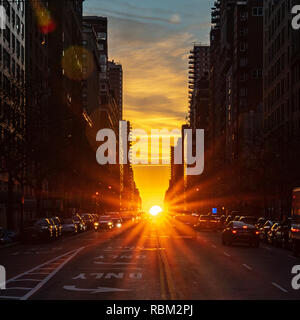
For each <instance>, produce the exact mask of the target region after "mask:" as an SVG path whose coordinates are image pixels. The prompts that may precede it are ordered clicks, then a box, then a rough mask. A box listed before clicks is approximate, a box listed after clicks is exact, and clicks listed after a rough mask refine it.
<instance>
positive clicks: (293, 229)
mask: <svg viewBox="0 0 300 320" xmlns="http://www.w3.org/2000/svg"><path fill="white" fill-rule="evenodd" d="M291 231H292V232H300V229H298V228H292V229H291Z"/></svg>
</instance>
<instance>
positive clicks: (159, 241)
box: [0, 218, 300, 300]
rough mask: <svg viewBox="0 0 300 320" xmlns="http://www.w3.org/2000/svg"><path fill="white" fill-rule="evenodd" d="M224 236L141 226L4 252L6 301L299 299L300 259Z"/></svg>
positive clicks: (165, 223) (2, 294)
mask: <svg viewBox="0 0 300 320" xmlns="http://www.w3.org/2000/svg"><path fill="white" fill-rule="evenodd" d="M220 238H221V236H220V233H219V232H196V231H194V230H193V229H192V227H191V226H189V225H186V224H183V223H182V222H179V221H177V222H175V221H173V219H172V218H169V219H167V218H165V219H164V220H162V221H157V222H156V221H142V222H140V223H132V222H130V223H129V224H127V225H125V226H124V227H123V228H122V229H121V230H113V231H100V232H94V231H89V232H86V233H82V234H79V235H76V236H74V237H68V238H65V239H63V240H59V241H56V242H50V243H44V244H38V245H35V244H18V245H16V246H13V247H10V248H3V249H0V250H1V251H0V256H1V257H0V264H1V265H3V266H4V267H5V268H6V273H7V274H6V278H7V281H6V290H1V291H0V299H1V300H3V299H10V300H11V299H22V300H26V299H33V300H39V299H43V300H45V299H62V300H65V299H72V300H73V299H88V300H118V299H121V300H124V299H126V300H127V299H128V300H142V299H143V300H149V299H151V300H165V299H167V300H169V299H172V300H173V299H183V300H185V299H189V300H201V299H299V298H300V291H299V290H294V289H293V288H292V286H291V281H292V278H293V275H292V274H291V270H292V267H293V266H294V265H297V264H300V259H299V258H295V257H293V256H292V255H291V252H290V251H287V250H283V249H278V248H274V247H270V246H268V245H266V244H264V243H261V245H260V247H259V248H249V247H247V246H242V245H241V246H239V245H235V246H230V247H228V246H226V247H225V246H223V245H222V243H221V240H220Z"/></svg>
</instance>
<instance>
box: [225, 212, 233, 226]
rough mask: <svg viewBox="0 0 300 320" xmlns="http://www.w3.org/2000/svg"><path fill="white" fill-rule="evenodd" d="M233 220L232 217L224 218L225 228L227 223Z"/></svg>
mask: <svg viewBox="0 0 300 320" xmlns="http://www.w3.org/2000/svg"><path fill="white" fill-rule="evenodd" d="M233 219H234V217H233V216H232V215H229V216H227V217H226V220H225V226H226V225H227V224H228V223H229V222H231V221H233Z"/></svg>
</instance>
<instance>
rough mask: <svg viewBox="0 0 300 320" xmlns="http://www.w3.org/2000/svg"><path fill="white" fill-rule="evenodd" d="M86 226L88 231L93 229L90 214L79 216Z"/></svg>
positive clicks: (92, 220)
mask: <svg viewBox="0 0 300 320" xmlns="http://www.w3.org/2000/svg"><path fill="white" fill-rule="evenodd" d="M80 216H81V217H82V219H83V221H84V223H85V224H86V226H87V229H88V230H90V229H92V228H93V223H94V219H93V216H92V215H91V214H90V213H84V214H81V215H80Z"/></svg>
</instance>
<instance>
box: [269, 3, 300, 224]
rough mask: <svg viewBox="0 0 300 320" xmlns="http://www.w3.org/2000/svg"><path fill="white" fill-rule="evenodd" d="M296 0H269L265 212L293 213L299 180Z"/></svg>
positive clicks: (274, 214)
mask: <svg viewBox="0 0 300 320" xmlns="http://www.w3.org/2000/svg"><path fill="white" fill-rule="evenodd" d="M295 4H298V3H295V1H284V0H278V1H270V0H267V1H264V31H265V32H264V88H263V97H264V110H263V114H264V173H265V175H264V180H265V194H264V196H265V207H266V215H267V216H270V217H274V218H279V217H280V216H282V215H286V214H289V212H290V208H291V194H292V188H294V187H297V186H299V185H300V169H299V164H298V163H299V161H298V159H299V156H300V154H299V144H300V76H299V75H300V73H299V70H300V59H299V58H300V39H299V30H293V29H292V27H291V25H290V23H291V19H292V15H291V8H292V6H293V5H295Z"/></svg>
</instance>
